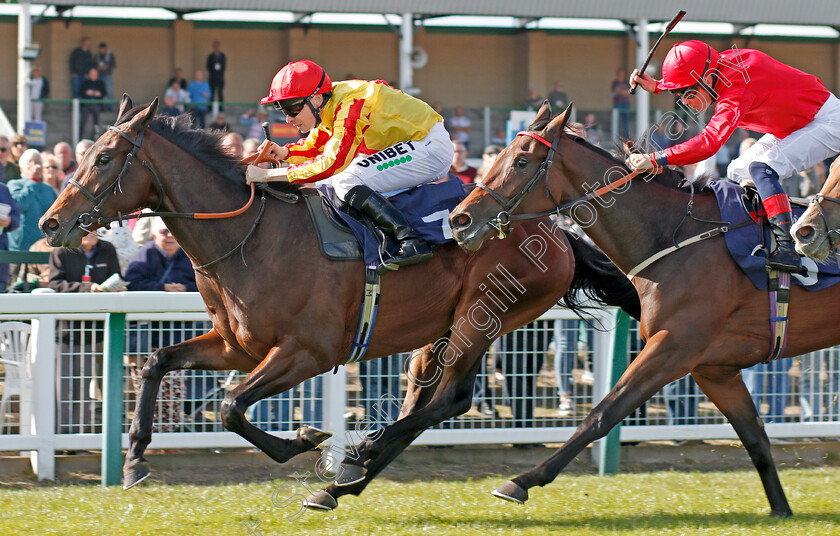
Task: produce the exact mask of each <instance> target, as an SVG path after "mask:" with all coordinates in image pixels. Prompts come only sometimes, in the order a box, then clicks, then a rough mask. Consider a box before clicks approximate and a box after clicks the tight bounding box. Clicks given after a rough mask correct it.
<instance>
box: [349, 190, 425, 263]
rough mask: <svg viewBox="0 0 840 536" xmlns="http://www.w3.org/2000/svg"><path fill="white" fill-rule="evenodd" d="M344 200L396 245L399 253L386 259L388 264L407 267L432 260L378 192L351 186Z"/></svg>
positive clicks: (402, 218)
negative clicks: (362, 213)
mask: <svg viewBox="0 0 840 536" xmlns="http://www.w3.org/2000/svg"><path fill="white" fill-rule="evenodd" d="M346 201H347V203H348V204H349V205H350V206H351V207H353V208H355V209H356V210H358V211H360V212H364V213H365V214H367V215H368V216H370V217H371V219H372V220H373V221H374V222H375V223H376V225H378V226H379V227H380V228H381V229H382V230H383V231H385V232H386V233H388V234H389V235H391V236H392V237H394V238H395V239H396V240H397V241H398V242H399V243H400V249H399V251H398V252H397V254H396V255H394V256H393V257H391V258H390V259H388V261H387V264H388V265H393V266H408V265H410V264H417V263H420V262H425V261H427V260H429V259H431V258H432V250H431V249H429V246H428V245H426V242H424V241H423V239H422V238H420V235H419V234H417V231H415V230H414V228H412V227H411V224H409V223H408V220H406V219H405V216H404V215H403V214H402V212H400V211H399V210H397V209H396V208H395V207H394V205H392V204H391V203H390V202H389V201H388V200H387V199H385V198H384V197H382V196H381V195H379V194H378V193H376V192H374V191H373V190H371V189H370V188H368V187H367V186H354V187H353V188H352V189H351V190H350V192H348V194H347V199H346Z"/></svg>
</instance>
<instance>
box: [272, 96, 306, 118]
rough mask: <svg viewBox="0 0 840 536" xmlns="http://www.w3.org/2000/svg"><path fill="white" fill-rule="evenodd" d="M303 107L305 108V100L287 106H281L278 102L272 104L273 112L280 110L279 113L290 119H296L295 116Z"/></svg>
mask: <svg viewBox="0 0 840 536" xmlns="http://www.w3.org/2000/svg"><path fill="white" fill-rule="evenodd" d="M304 106H306V100H302V101H300V102H296V103H294V104H289V105H283V104H280V103H279V102H275V103H274V109H275V110H280V111H281V112H283V113H284V114H286V117H292V118H294V117H297V115H298V114H299V113H300V112H302V111H303V107H304Z"/></svg>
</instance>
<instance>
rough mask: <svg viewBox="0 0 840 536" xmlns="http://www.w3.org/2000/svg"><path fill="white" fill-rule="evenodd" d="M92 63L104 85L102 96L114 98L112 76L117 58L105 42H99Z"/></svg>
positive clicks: (108, 107)
mask: <svg viewBox="0 0 840 536" xmlns="http://www.w3.org/2000/svg"><path fill="white" fill-rule="evenodd" d="M93 64H94V67H96V70H97V71H99V79H100V80H102V83H103V84H104V85H105V95H104V97H103V98H105V99H109V100H114V80H113V78H112V76H113V74H114V69H116V68H117V58H116V57H114V53H113V52H111V50H110V49H109V48H108V44H107V43H99V52H97V53H96V55H95V56H94V57H93ZM110 106H111V105H110V104H108V105H107V109H109V110H110V109H111V107H110Z"/></svg>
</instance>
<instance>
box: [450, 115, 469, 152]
mask: <svg viewBox="0 0 840 536" xmlns="http://www.w3.org/2000/svg"><path fill="white" fill-rule="evenodd" d="M449 127H450V128H449V129H448V130H449V131H450V132H452V134H453V137H454V138H456V139H457V140H458V141H460V142H461V143H463V144H464V147H466V149H467V150H468V151H469V149H470V131H471V130H472V122H471V121H470V118H469V117H467V116H465V115H464V108H462V107H461V106H456V107H455V115H454V116H453V117H452V118H451V119H450V120H449Z"/></svg>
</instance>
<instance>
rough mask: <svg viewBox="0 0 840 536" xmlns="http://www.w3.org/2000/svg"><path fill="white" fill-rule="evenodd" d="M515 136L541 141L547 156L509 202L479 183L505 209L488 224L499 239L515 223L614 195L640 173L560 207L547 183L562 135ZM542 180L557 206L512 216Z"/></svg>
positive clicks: (546, 193)
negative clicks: (551, 139) (551, 136)
mask: <svg viewBox="0 0 840 536" xmlns="http://www.w3.org/2000/svg"><path fill="white" fill-rule="evenodd" d="M516 135H517V136H528V137H529V138H533V139H535V140H537V141H538V142H540V143H542V144H543V145H545V146H546V147H548V154H546V156H545V160H543V162H542V164H540V167H539V169H537V172H536V173H535V174H534V176H533V177H531V179H530V180H529V181H528V182H527V183H526V184H525V186H524V187H523V188H522V189H521V190H520V191H519V192H517V193H516V195H514V196H513V197H512V198H511V199H509V200H505V198H503V197H502V196H501V195H499V193H498V192H496V191H495V190H493V189H492V188H490V187H489V186H487V185H486V184H484V183H481V182H479V183H477V184H476V185H477V186H478V187H479V188H481V189H482V190H484V191H485V192H487V193H488V194H490V197H492V198H493V199H494V200H495V201H496V202H497V203H499V205H501V206H502V210H501V212H499V213H498V214H497V215H496V217H495V218H493V219H492V220H490V221H489V222H488V223H489V224H490V225H491V226H492V227H493V228H494V229H496V230H497V231H499V238H500V239H501V238H505V237H506V236H507V235H508V234H509V232H510V223H511V222H513V221H517V220H532V219H536V218H542V217H543V216H550V215H552V214H559V213H560V212H562V211H563V210H566V209H569V208H572V207H574V206H575V205H579V204H580V203H584V202H586V201H590V200H592V199H596V198H599V197H601V196H603V195H606V194H608V193H610V192H612V191H613V190H616V189H617V188H620V187H622V186H624V185H625V184H627V183H628V182H630V181H631V180H632V179H633V178H635V177H637V176H638V175H640V174H641V172H640V171H631V172H630V173H628V174H626V175H624V176H622V177H621V178H619V179H618V180H615V181H613V182H611V183H610V184H607V185H606V186H603V187H601V188H598V189H597V190H593V191H592V192H589V193H588V194H586V195H585V196H583V197H579V198H577V199H574V200H572V201H569V202H568V203H565V204H562V205H561V204H560V202H559V201H557V199H555V198H554V196H553V195H552V194H551V188H550V186H549V183H548V172H549V170H550V169H551V164H552V158H553V157H554V153H555V152H557V144H558V140H559V139H560V135H559V134H558V135H557V136H555V138H554V140H553V141H552V142H551V143H549V142H548V140H546V139H545V138H543V137H542V136H540V135H538V134H536V133H534V132H531V131H528V130H523V131H520V132H518V133H517V134H516ZM659 172H661V168H659V171H654V173H659ZM543 179H545V195H546V197H548V198H549V199H551V201H552V203H554V208H553V209H551V210H546V211H543V212H534V213H530V214H511V213H512V212H513V211H514V210H515V209H516V207H518V206H519V204H520V203H522V200H523V199H524V198H525V196H526V195H528V193H530V192H531V190H533V188H534V186H536V184H537V183H538V182H539V181H541V180H543Z"/></svg>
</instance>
